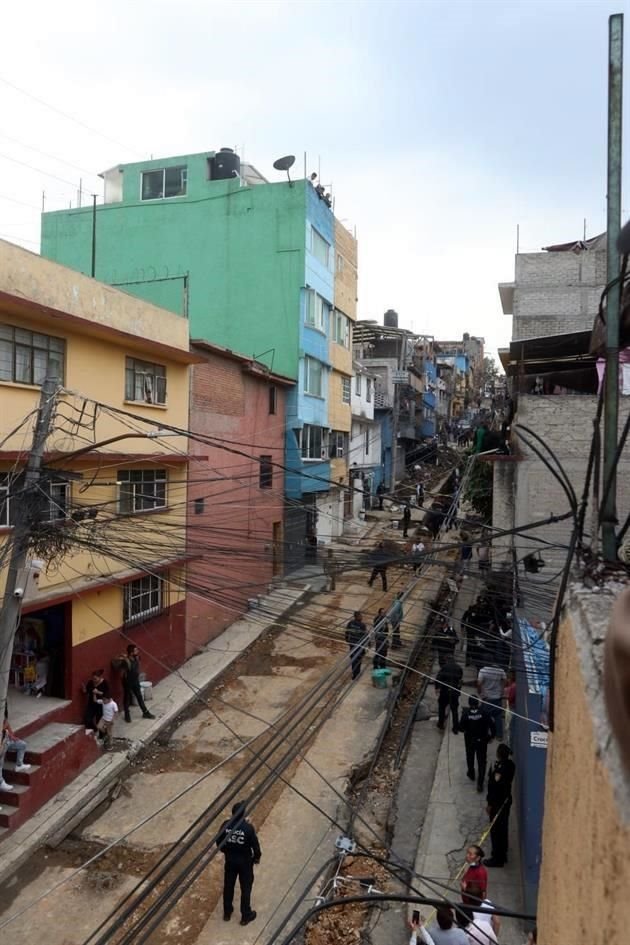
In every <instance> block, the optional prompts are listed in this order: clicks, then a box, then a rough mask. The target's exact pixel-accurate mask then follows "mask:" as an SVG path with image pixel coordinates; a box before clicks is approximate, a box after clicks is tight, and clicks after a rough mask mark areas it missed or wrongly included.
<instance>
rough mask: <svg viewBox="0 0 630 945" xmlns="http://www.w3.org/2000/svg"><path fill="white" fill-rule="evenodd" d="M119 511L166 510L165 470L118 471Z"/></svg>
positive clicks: (124, 512)
mask: <svg viewBox="0 0 630 945" xmlns="http://www.w3.org/2000/svg"><path fill="white" fill-rule="evenodd" d="M118 485H119V489H120V492H119V511H120V513H121V514H122V515H124V514H126V513H129V512H146V511H147V509H165V508H166V470H165V469H122V470H119V471H118Z"/></svg>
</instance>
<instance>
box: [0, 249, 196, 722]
mask: <svg viewBox="0 0 630 945" xmlns="http://www.w3.org/2000/svg"><path fill="white" fill-rule="evenodd" d="M195 360H197V359H196V358H195V357H194V356H191V354H190V353H189V337H188V323H187V321H186V320H185V319H183V318H180V317H179V316H177V315H174V314H171V313H170V312H167V311H165V310H163V309H160V308H157V307H156V306H154V305H151V304H148V303H146V302H143V301H141V300H139V299H137V298H134V297H133V296H131V295H128V294H126V293H124V292H120V291H118V290H116V289H114V288H111V287H109V286H106V285H103V284H101V283H99V282H96V281H95V280H94V279H90V278H88V277H86V276H84V275H81V274H80V273H77V272H74V271H72V270H70V269H66V268H64V267H62V266H59V265H57V264H56V263H52V262H49V261H48V260H45V259H42V258H41V257H39V256H36V255H34V254H32V253H29V252H27V251H26V250H23V249H21V248H19V247H16V246H13V245H12V244H9V243H6V242H3V241H0V398H1V403H2V410H1V412H0V443H1V448H0V541H2V543H3V545H4V544H6V543H7V542H8V541H10V538H11V535H12V532H13V527H12V522H13V520H14V515H15V508H16V503H18V502H22V501H29V502H31V503H32V504H33V508H34V516H33V519H34V525H33V528H34V534H35V535H36V536H37V542H36V544H35V545H34V546H31V549H30V557H29V567H28V568H27V569H26V571H25V573H24V575H23V586H24V597H23V606H22V616H21V622H20V626H19V628H18V632H17V635H16V640H15V645H14V650H13V659H12V666H11V684H12V688H11V689H10V702H12V708H13V709H14V710H15V708H16V705H18V704H19V700H20V698H26V697H25V696H23V695H21V694H23V693H24V692H25V691H26V689H27V687H28V684H29V681H30V680H32V676H33V671H34V665H35V664H36V661H37V659H38V657H39V659H40V660H41V658H42V654H43V657H44V660H45V661H46V662H47V684H46V689H45V695H46V697H47V698H46V700H45V701H46V703H47V707H48V710H49V711H48V718H49V720H50V718H51V716H50V712H51V711H52V712H53V713H54V715H53V716H52V717H53V718H54V719H55V720H56V721H59V720H78V719H80V718H81V712H82V705H83V701H84V696H82V694H81V690H80V687H81V684H82V683H84V682H85V681H86V680H87V679H88V678H89V676H90V673H91V671H92V670H94V669H97V668H104V669H105V670H106V675H107V676H108V677H109V678H110V679H111V676H112V673H111V661H112V659H113V658H114V657H116V656H118V655H119V654H120V653H121V652H122V651H123V650H124V649H126V647H127V644H128V643H135V644H137V645H138V646H139V647H140V651H141V654H142V664H143V669H144V671H145V672H146V674H147V676H148V677H149V679H151V680H156V679H159V678H160V677H162V676H164V675H165V674H166V673H167V672H169V671H170V669H171V668H172V667H173V666H175V665H177V664H178V663H180V662H182V660H183V659H184V656H185V636H184V633H185V630H184V628H185V591H184V573H185V560H186V537H185V523H186V496H187V478H188V472H187V469H188V463H187V448H188V447H187V439H186V438H185V437H182V436H178V435H175V436H170V435H169V436H168V438H167V437H166V436H164V435H163V434H164V433H165V432H166V431H162V430H161V427H162V425H164V426H168V425H172V426H175V427H178V428H184V429H185V428H187V426H188V390H189V366H190V364H191V363H193V362H194V361H195ZM49 362H55V364H56V367H57V374H58V376H59V388H58V393H57V395H56V398H55V407H54V414H53V420H52V424H51V433H50V435H49V437H48V439H47V442H46V448H45V456H44V466H43V474H42V477H41V480H40V482H39V485H38V488H37V494H36V495H35V494H32V493H30V492H29V493H28V494H25V493H23V491H21V488H22V483H23V470H24V464H25V460H26V455H27V453H26V451H27V450H28V448H29V445H30V443H31V438H32V431H33V425H34V416H35V413H36V411H37V407H38V404H39V400H40V386H41V383H42V382H43V379H44V376H45V374H46V367H47V363H49ZM117 411H120V413H117ZM128 414H132V415H133V417H130V416H128ZM5 566H6V560H5ZM0 578H1V580H2V584H3V585H4V581H5V578H6V573H1V574H0ZM112 682H114V684H116V680H112ZM114 694H115V696H116V695H120V693H119V692H118V693H117V692H116V689H115V691H114ZM53 700H59V702H58V704H57V705H55V704H54V703H53ZM18 707H19V706H18Z"/></svg>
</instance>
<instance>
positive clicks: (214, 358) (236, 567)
mask: <svg viewBox="0 0 630 945" xmlns="http://www.w3.org/2000/svg"><path fill="white" fill-rule="evenodd" d="M198 350H199V352H200V353H201V354H202V355H203V357H204V363H203V364H198V365H195V367H194V369H193V372H192V392H191V410H190V424H191V429H193V430H194V431H195V432H198V433H201V434H203V435H208V436H212V437H214V438H217V439H218V440H225V441H226V442H225V445H226V447H228V448H227V449H222V448H221V447H220V446H207V445H205V444H200V443H193V444H191V451H192V454H193V457H197V458H196V459H194V458H193V460H192V463H191V469H192V476H191V479H192V482H191V485H190V489H189V506H188V507H189V517H188V550H189V553H190V554H191V555H192V556H193V559H192V560H191V562H190V564H189V566H188V573H189V581H190V584H191V586H192V590H191V593H190V595H189V600H188V612H187V653H188V654H192V653H193V652H195V650H196V649H197V648H198V647H199V646H203V645H204V644H205V643H207V642H208V641H209V640H211V639H213V638H214V637H216V636H217V634H219V633H220V632H221V631H222V630H223V629H224V628H225V627H226V626H228V625H229V624H230V623H232V622H233V621H234V620H235V619H237V618H238V617H239V616H240V615H241V614H242V613H243V612H244V611H245V610H246V609H247V601H248V599H249V598H252V597H255V596H256V595H257V594H261V593H266V592H267V586H268V584H269V582H270V581H271V579H272V577H273V574H274V567H273V565H274V547H273V535H274V529H273V526H274V522H276V523H279V527H280V529H281V532H280V544H279V546H278V547H277V548H276V564H277V573H281V572H282V568H283V559H284V545H283V537H282V523H283V517H284V509H283V504H284V503H283V493H284V473H283V470H282V464H283V463H284V437H285V434H284V402H285V393H284V390H285V389H284V388H283V387H282V386H280V385H278V384H276V385H274V386H275V388H276V413H275V414H270V413H269V388H270V382H269V381H268V380H267V379H265V378H264V377H259V376H257V375H252V374H251V373H248V372H247V371H246V370H245V369H244V366H243V364H242V363H241V362H239V361H235V360H232V359H230V358H228V357H226V356H221V355H218V354H211V353H209V352H203V351H202V349H198ZM232 441H236V442H239V443H241V444H247V445H242V446H235V447H233V449H236V450H237V451H238V452H237V453H234V452H231V451H230V448H229V443H230V442H232ZM241 454H245V455H241ZM261 455H265V456H271V457H272V462H273V463H274V464H276V465H275V466H274V467H273V469H272V485H271V487H270V488H260V464H259V457H260V456H261Z"/></svg>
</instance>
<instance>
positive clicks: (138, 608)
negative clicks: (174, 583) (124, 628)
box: [123, 574, 165, 624]
mask: <svg viewBox="0 0 630 945" xmlns="http://www.w3.org/2000/svg"><path fill="white" fill-rule="evenodd" d="M164 590H165V586H164V579H163V578H161V577H158V576H157V575H154V574H147V575H145V576H144V577H141V578H138V579H137V580H135V581H130V582H129V584H125V587H124V597H123V620H124V622H125V623H126V624H130V623H136V622H137V621H138V620H144V619H145V617H152V616H154V615H155V614H159V613H160V611H161V610H163V609H164V606H165V593H164Z"/></svg>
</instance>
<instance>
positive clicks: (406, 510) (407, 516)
mask: <svg viewBox="0 0 630 945" xmlns="http://www.w3.org/2000/svg"><path fill="white" fill-rule="evenodd" d="M402 521H403V538H406V537H407V531H408V530H409V525H410V524H411V506H410V505H409V503H408V502H405V505H404V507H403V517H402Z"/></svg>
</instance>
